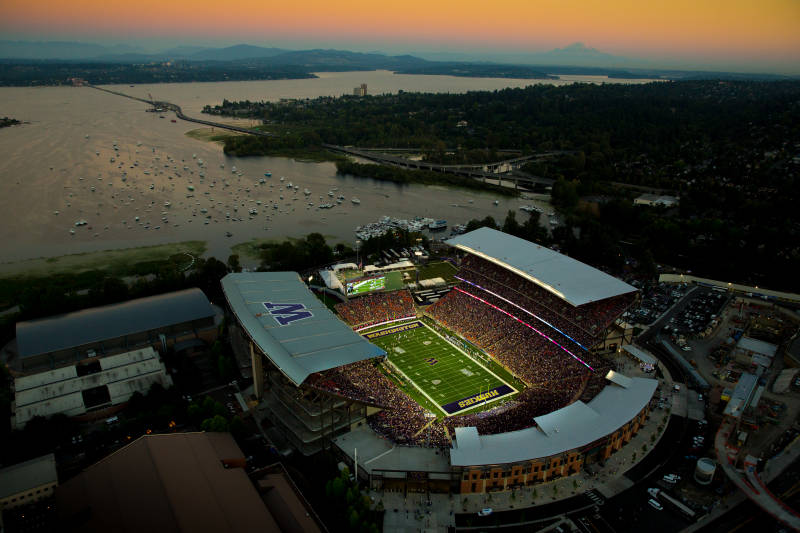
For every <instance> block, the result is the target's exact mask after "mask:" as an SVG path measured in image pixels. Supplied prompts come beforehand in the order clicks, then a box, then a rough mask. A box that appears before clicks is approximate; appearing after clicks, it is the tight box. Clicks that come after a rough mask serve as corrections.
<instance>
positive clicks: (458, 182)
mask: <svg viewBox="0 0 800 533" xmlns="http://www.w3.org/2000/svg"><path fill="white" fill-rule="evenodd" d="M336 172H337V173H338V174H350V175H351V176H357V177H360V178H372V179H375V180H380V181H391V182H394V183H421V184H424V185H450V186H453V187H461V188H462V189H474V190H483V191H492V192H495V193H497V194H502V195H504V196H515V195H516V194H517V193H518V191H516V190H514V189H509V188H505V187H500V186H498V185H493V184H491V183H483V182H482V181H478V180H474V179H469V178H464V177H462V176H457V175H455V174H445V173H442V172H432V171H430V170H407V169H404V168H399V167H390V166H383V165H372V164H363V163H354V162H353V161H349V160H348V161H337V162H336Z"/></svg>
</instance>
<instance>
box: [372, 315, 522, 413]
mask: <svg viewBox="0 0 800 533" xmlns="http://www.w3.org/2000/svg"><path fill="white" fill-rule="evenodd" d="M390 327H396V326H394V325H393V326H390ZM382 329H389V328H386V327H384V328H382ZM370 342H372V343H373V344H375V345H377V346H380V347H381V348H383V349H384V350H386V353H387V358H388V360H389V362H390V363H392V364H393V365H394V366H395V367H397V368H398V369H399V370H400V372H402V374H403V375H404V376H405V379H406V380H408V381H410V382H412V385H413V386H414V387H415V388H416V389H417V390H418V391H419V392H420V394H421V395H422V396H424V397H425V398H426V399H427V400H428V401H426V402H424V403H425V404H431V403H432V404H434V405H436V407H437V410H436V411H434V413H435V414H436V415H438V416H442V415H445V416H447V413H446V412H445V411H444V409H442V408H441V406H443V405H445V404H448V403H451V402H455V401H458V400H462V399H464V398H468V397H470V396H473V395H475V394H479V393H481V392H486V391H487V390H490V389H493V388H495V387H499V386H500V385H504V384H508V385H510V386H511V387H514V385H513V384H510V383H507V382H506V381H504V380H503V379H501V378H500V377H498V376H497V375H496V374H494V373H492V372H490V371H489V370H488V369H487V368H486V367H485V366H484V365H483V364H481V363H479V362H477V360H475V359H472V358H470V357H468V356H467V355H466V354H465V353H464V352H462V351H460V350H459V349H457V348H456V347H455V346H453V345H452V344H450V343H449V342H447V341H446V340H444V339H443V338H442V337H440V336H439V335H437V334H436V333H435V332H434V331H432V330H431V329H430V328H428V327H419V328H416V329H409V330H405V331H402V332H400V333H394V334H391V335H385V336H382V337H374V338H372V339H370ZM431 358H433V359H435V360H436V361H437V362H436V364H431V363H430V362H429V361H428V359H431ZM509 397H511V395H507V396H503V397H501V400H503V401H504V400H506V399H508V398H509ZM495 404H496V401H495V402H490V403H488V404H480V405H478V406H476V407H475V408H473V409H472V410H480V409H486V408H489V407H491V406H494V405H495ZM466 411H467V410H463V411H459V412H458V413H457V414H461V413H464V412H466Z"/></svg>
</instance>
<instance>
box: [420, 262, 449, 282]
mask: <svg viewBox="0 0 800 533" xmlns="http://www.w3.org/2000/svg"><path fill="white" fill-rule="evenodd" d="M456 272H458V269H457V268H456V267H454V266H453V265H452V264H450V263H448V262H447V261H442V262H439V263H428V264H427V265H425V266H423V267H420V268H419V279H431V278H442V279H444V280H445V282H447V283H455V282H456V279H455V278H454V277H453V276H455V274H456Z"/></svg>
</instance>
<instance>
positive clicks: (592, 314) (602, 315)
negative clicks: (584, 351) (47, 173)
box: [458, 255, 635, 347]
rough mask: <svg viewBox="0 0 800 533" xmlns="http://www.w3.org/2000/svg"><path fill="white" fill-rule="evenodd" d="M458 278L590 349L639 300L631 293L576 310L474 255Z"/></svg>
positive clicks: (545, 291)
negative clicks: (529, 313)
mask: <svg viewBox="0 0 800 533" xmlns="http://www.w3.org/2000/svg"><path fill="white" fill-rule="evenodd" d="M458 277H460V278H462V279H464V280H466V281H468V282H472V283H474V284H476V285H479V286H480V287H484V288H486V289H489V290H490V291H492V292H494V293H495V294H498V295H500V296H502V297H503V298H505V299H507V300H509V301H511V302H514V303H515V304H517V305H519V306H520V307H522V308H523V309H527V310H528V311H530V312H531V313H533V314H535V315H537V316H539V317H541V318H543V319H544V320H546V321H547V322H550V323H551V324H557V325H558V326H557V327H558V328H559V329H561V330H562V331H564V332H565V333H566V334H567V335H569V336H571V337H572V338H574V339H575V340H577V341H578V342H579V343H581V344H582V345H583V346H587V347H588V346H590V345H592V344H594V341H595V340H597V338H598V336H600V335H601V334H602V333H603V332H604V331H605V329H606V328H607V327H608V326H609V325H610V324H611V323H612V322H613V321H614V319H616V318H617V317H618V316H619V315H620V314H622V312H623V311H624V310H625V309H627V308H628V307H629V306H630V304H631V302H633V299H634V298H635V293H632V292H631V293H628V294H622V295H619V296H614V297H612V298H606V299H604V300H599V301H597V302H590V303H588V304H584V305H580V306H577V307H576V306H573V305H571V304H569V303H567V302H566V301H564V300H563V299H561V298H560V297H558V296H556V295H555V294H552V293H551V292H549V291H548V290H546V289H544V288H542V287H540V286H539V285H537V284H535V283H533V282H532V281H530V280H527V279H525V278H523V277H521V276H518V275H517V274H514V273H513V272H511V271H510V270H506V269H504V268H502V267H501V266H499V265H496V264H494V263H492V262H490V261H486V260H485V259H481V258H479V257H475V256H473V255H467V256H466V257H465V258H464V259H463V261H462V262H461V269H460V270H459V274H458ZM481 297H482V296H481ZM528 316H530V315H528ZM534 320H535V319H534Z"/></svg>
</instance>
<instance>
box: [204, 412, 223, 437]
mask: <svg viewBox="0 0 800 533" xmlns="http://www.w3.org/2000/svg"><path fill="white" fill-rule="evenodd" d="M200 428H201V429H202V430H203V431H211V432H217V433H225V432H226V431H228V421H227V420H226V419H225V417H224V416H220V415H214V417H213V418H206V419H205V420H203V423H202V424H201V425H200Z"/></svg>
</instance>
